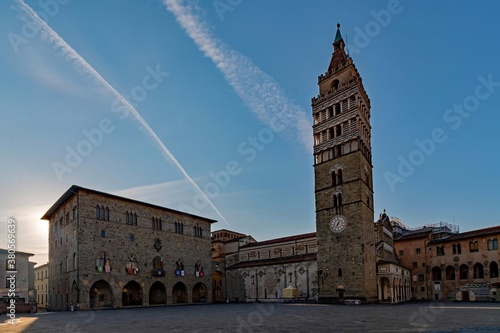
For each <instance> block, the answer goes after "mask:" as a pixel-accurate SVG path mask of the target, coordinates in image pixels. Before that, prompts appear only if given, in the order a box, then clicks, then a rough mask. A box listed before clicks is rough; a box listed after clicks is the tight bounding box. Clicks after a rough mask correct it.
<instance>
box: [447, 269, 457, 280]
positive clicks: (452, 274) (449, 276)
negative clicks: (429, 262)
mask: <svg viewBox="0 0 500 333" xmlns="http://www.w3.org/2000/svg"><path fill="white" fill-rule="evenodd" d="M446 280H455V268H454V267H453V266H451V265H448V266H447V267H446Z"/></svg>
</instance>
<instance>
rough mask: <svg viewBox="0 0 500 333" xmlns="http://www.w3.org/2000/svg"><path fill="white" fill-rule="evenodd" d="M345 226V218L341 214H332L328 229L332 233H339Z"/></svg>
mask: <svg viewBox="0 0 500 333" xmlns="http://www.w3.org/2000/svg"><path fill="white" fill-rule="evenodd" d="M346 227H347V219H346V218H345V217H344V216H342V215H334V216H333V217H332V219H331V220H330V230H331V231H332V232H334V233H337V234H338V233H341V232H342V231H344V230H345V228H346Z"/></svg>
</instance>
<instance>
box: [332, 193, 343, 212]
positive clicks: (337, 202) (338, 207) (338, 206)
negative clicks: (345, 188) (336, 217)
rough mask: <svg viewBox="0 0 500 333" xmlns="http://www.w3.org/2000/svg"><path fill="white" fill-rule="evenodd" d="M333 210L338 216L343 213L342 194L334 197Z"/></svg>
mask: <svg viewBox="0 0 500 333" xmlns="http://www.w3.org/2000/svg"><path fill="white" fill-rule="evenodd" d="M333 208H334V210H335V213H336V214H341V213H342V193H338V194H335V195H334V196H333Z"/></svg>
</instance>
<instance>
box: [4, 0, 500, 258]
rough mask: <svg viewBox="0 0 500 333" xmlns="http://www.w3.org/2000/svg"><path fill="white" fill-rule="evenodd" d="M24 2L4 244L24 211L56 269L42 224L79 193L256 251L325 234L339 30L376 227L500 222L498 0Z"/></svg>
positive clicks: (25, 240)
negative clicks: (384, 220)
mask: <svg viewBox="0 0 500 333" xmlns="http://www.w3.org/2000/svg"><path fill="white" fill-rule="evenodd" d="M25 3H26V4H27V6H25V5H23V4H22V3H19V2H17V1H2V2H0V114H1V115H2V120H1V122H0V138H1V139H0V158H1V161H2V163H0V173H1V175H2V177H0V188H1V189H2V191H1V192H0V226H1V225H4V226H5V227H4V228H0V246H1V247H4V246H5V241H6V239H7V219H8V218H9V217H14V218H16V220H17V221H18V235H17V236H18V249H19V250H23V251H29V252H33V253H36V256H35V257H34V258H33V259H34V261H36V262H38V263H44V262H45V261H46V260H47V224H46V222H44V221H40V217H41V216H42V215H43V213H44V212H45V211H46V210H47V209H48V208H49V207H50V206H51V205H52V204H53V203H54V202H55V200H57V198H59V196H60V195H61V194H62V193H63V192H64V191H65V190H66V189H68V188H69V187H70V186H71V185H73V184H77V185H80V186H83V187H88V188H93V189H96V190H100V191H105V192H111V193H115V194H119V195H123V196H129V197H132V198H135V199H138V200H143V201H147V202H152V203H155V204H159V205H163V206H167V207H170V208H173V209H180V210H189V211H190V212H192V213H198V214H200V215H203V216H207V217H211V218H214V219H216V220H218V221H220V222H218V223H217V224H215V225H214V230H215V229H219V228H227V229H233V230H236V231H239V232H243V233H247V234H251V235H253V236H254V237H255V238H256V239H258V240H264V239H269V238H274V237H280V236H285V235H291V234H299V233H305V232H311V231H314V230H315V213H314V209H315V208H314V188H313V169H312V164H313V158H312V154H311V150H312V147H311V146H310V142H312V130H311V128H310V125H311V123H312V121H311V107H310V103H311V97H313V96H316V95H317V93H318V87H317V76H318V75H320V74H322V73H324V72H325V71H326V69H327V67H328V64H329V61H330V57H331V53H332V42H333V38H334V36H335V32H336V24H337V22H340V23H341V32H342V35H343V37H344V39H345V40H346V41H347V45H348V48H349V51H350V55H351V56H352V58H353V59H354V62H355V64H356V66H357V68H358V70H359V71H360V73H361V76H362V78H363V83H364V86H365V89H366V91H367V92H368V95H369V97H370V99H371V106H372V144H373V164H374V190H375V197H374V199H375V210H376V217H377V216H378V214H379V213H380V212H381V211H382V210H383V209H387V212H388V214H389V215H391V216H397V217H399V218H401V219H402V220H404V221H405V222H406V223H407V224H409V225H410V226H412V227H416V226H419V225H423V224H428V223H437V222H439V221H447V222H450V223H456V224H458V225H460V227H461V230H462V231H466V230H471V229H476V228H482V227H487V226H491V225H497V224H498V213H497V211H496V207H497V206H498V205H497V198H498V193H497V192H498V191H497V189H498V188H499V185H500V180H499V178H498V177H496V175H495V167H496V165H498V153H497V152H496V150H497V148H496V146H497V144H498V143H499V140H498V137H497V135H496V130H497V128H498V121H499V117H500V116H499V115H498V112H497V111H498V106H499V105H500V64H499V61H498V55H499V53H500V52H499V45H498V42H497V40H498V32H499V28H498V25H497V24H496V22H497V17H496V16H497V13H498V12H500V4H499V3H498V2H495V1H483V2H481V3H480V5H479V4H478V3H472V2H470V1H453V2H452V1H440V2H430V1H404V0H401V1H399V2H398V1H370V2H368V1H365V2H360V1H356V2H348V1H342V2H341V1H331V0H330V1H326V0H325V1H319V0H318V1H314V2H311V1H284V0H282V1H263V0H262V1H260V0H252V1H248V0H241V1H238V0H231V1H230V0H220V1H200V2H189V1H175V0H168V1H167V0H166V1H159V0H151V1H140V2H139V1H99V2H98V1H77V0H70V1H68V0H64V1H63V0H58V1H56V0H42V1H26V2H25ZM33 13H37V15H38V16H39V17H41V19H42V20H45V21H46V26H45V25H40V23H39V21H36V18H35V17H34V14H33ZM34 22H35V23H36V22H38V23H36V24H34ZM33 27H35V29H33ZM89 137H90V138H91V139H89ZM92 140H93V142H92ZM162 145H163V146H164V147H162ZM71 152H76V153H71ZM79 152H80V153H81V154H80V153H79ZM75 154H78V156H75ZM68 155H71V156H70V157H68ZM208 202H210V203H208Z"/></svg>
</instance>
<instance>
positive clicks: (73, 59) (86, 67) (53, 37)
mask: <svg viewBox="0 0 500 333" xmlns="http://www.w3.org/2000/svg"><path fill="white" fill-rule="evenodd" d="M18 3H19V5H20V8H21V9H22V11H23V12H24V13H25V14H26V15H27V16H28V17H29V18H30V19H31V20H32V21H33V23H34V24H35V25H36V26H37V27H39V28H40V32H41V34H42V36H43V38H45V39H46V40H47V41H48V42H49V43H50V44H52V45H53V46H54V48H56V49H58V50H60V51H62V53H63V55H64V56H65V57H66V59H67V60H68V61H69V62H70V63H71V64H72V65H73V66H75V68H76V69H77V70H79V71H81V72H82V73H83V74H86V75H89V76H90V77H91V78H92V79H94V80H95V81H96V82H97V83H99V84H101V85H102V86H104V88H106V90H107V91H108V92H110V93H111V94H112V95H113V96H114V97H115V98H116V99H117V100H119V101H120V102H121V103H122V105H124V106H125V107H126V108H127V109H128V110H129V111H130V113H131V114H132V115H133V116H134V118H135V119H136V120H138V121H139V123H140V124H141V126H142V127H141V128H142V130H143V131H145V133H146V134H147V135H148V136H150V137H151V139H152V140H153V141H154V143H155V144H156V145H157V146H158V148H159V149H160V151H161V152H162V154H163V156H164V157H165V159H166V160H167V161H168V162H169V163H170V164H172V165H173V166H174V167H175V168H176V169H177V170H179V171H180V173H181V174H182V176H183V177H184V178H185V179H186V180H187V181H188V182H189V184H191V185H192V187H193V189H194V190H195V191H196V193H197V194H198V195H200V197H201V198H203V199H204V200H205V201H206V202H207V203H208V204H209V205H210V206H211V207H212V209H214V210H215V212H217V214H218V215H219V216H220V217H221V218H222V220H224V221H225V222H226V223H227V221H226V219H225V218H224V216H223V215H222V214H221V213H220V212H219V210H218V209H217V207H215V205H214V204H213V203H212V201H211V200H210V199H209V198H208V197H207V196H206V194H205V193H204V192H203V191H202V190H201V189H200V188H199V186H198V185H197V184H196V183H195V182H194V180H193V179H192V178H191V177H190V176H189V175H188V174H187V172H186V171H185V170H184V168H183V167H182V166H181V165H180V163H179V162H178V161H177V159H176V158H175V157H174V156H173V155H172V154H171V153H170V151H169V150H168V149H167V147H165V145H164V144H163V142H162V141H161V140H160V138H159V137H158V136H157V135H156V133H155V132H154V131H153V129H152V128H151V127H150V126H149V124H148V123H147V122H146V121H145V120H144V119H143V118H142V117H141V115H140V114H139V112H138V111H137V110H136V109H135V108H134V107H133V106H132V105H131V104H130V103H129V101H128V100H127V99H125V98H124V97H123V96H122V95H121V94H120V93H119V92H118V91H116V89H115V88H113V87H112V86H111V85H110V84H109V83H108V81H106V80H105V79H104V78H103V77H102V76H101V75H100V74H99V73H98V72H97V71H96V70H95V69H94V68H93V67H92V66H91V65H90V64H89V63H88V62H87V61H86V60H85V59H83V58H82V57H81V56H80V55H79V54H78V53H77V52H76V51H75V50H74V49H73V48H72V47H71V46H69V44H68V43H66V41H64V39H63V38H62V37H61V36H59V35H58V34H57V33H56V32H55V31H54V30H53V29H52V28H51V27H49V26H48V25H47V23H45V21H43V20H42V19H41V18H40V17H39V16H38V14H37V13H36V12H35V11H34V10H33V9H32V8H31V7H30V6H28V5H27V4H25V3H24V2H23V1H22V0H18Z"/></svg>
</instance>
